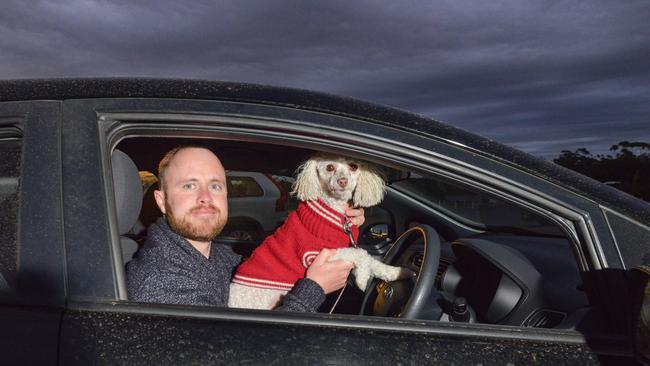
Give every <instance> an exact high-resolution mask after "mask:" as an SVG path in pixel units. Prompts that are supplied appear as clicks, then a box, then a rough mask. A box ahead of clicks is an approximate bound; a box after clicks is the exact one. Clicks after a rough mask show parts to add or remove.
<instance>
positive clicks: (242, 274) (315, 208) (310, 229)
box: [232, 200, 359, 291]
mask: <svg viewBox="0 0 650 366" xmlns="http://www.w3.org/2000/svg"><path fill="white" fill-rule="evenodd" d="M345 221H346V217H345V215H342V214H340V213H338V212H337V211H335V210H334V209H332V208H331V207H329V206H328V205H327V204H325V202H323V201H321V200H318V201H307V202H300V204H299V205H298V209H297V210H296V211H294V212H292V213H291V214H290V215H289V217H287V220H286V221H285V222H284V224H282V226H280V227H279V228H278V229H277V230H276V231H275V233H273V234H272V235H271V236H269V237H267V238H266V239H265V240H264V242H262V244H261V245H260V246H259V247H257V248H256V249H255V251H253V254H252V255H251V257H250V258H249V259H248V260H246V261H245V262H244V263H242V264H241V265H240V266H239V268H238V269H237V272H236V273H235V276H234V277H233V280H232V282H234V283H237V284H240V285H244V286H251V287H258V288H266V289H275V290H286V291H289V290H291V288H293V286H294V284H295V283H296V281H298V280H299V279H301V278H303V277H305V271H306V268H307V267H309V265H310V264H311V262H313V260H314V258H315V257H316V255H318V253H319V252H320V251H321V249H323V248H328V249H339V248H346V247H348V246H349V245H350V236H349V235H348V234H346V233H345V229H344V224H345ZM350 228H351V231H352V236H353V237H354V241H355V242H357V241H358V238H359V228H357V227H356V226H355V225H353V224H351V225H350Z"/></svg>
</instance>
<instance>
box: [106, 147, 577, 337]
mask: <svg viewBox="0 0 650 366" xmlns="http://www.w3.org/2000/svg"><path fill="white" fill-rule="evenodd" d="M197 143H198V144H200V145H202V146H205V147H207V148H209V149H211V150H212V151H213V152H214V153H215V154H216V155H217V156H218V157H219V158H220V160H221V161H222V162H223V164H224V166H225V168H226V170H228V171H229V170H232V171H248V172H259V173H262V174H265V175H268V176H274V177H293V176H294V174H295V172H296V169H297V168H298V167H299V166H300V164H301V162H303V161H304V160H305V159H306V158H308V157H309V156H311V155H312V154H314V153H316V152H318V151H319V150H315V149H309V148H305V147H297V146H291V145H279V144H271V143H260V142H248V141H229V140H222V139H200V140H199V139H189V138H171V137H147V136H139V137H127V138H124V139H122V140H121V141H120V142H119V143H118V144H117V145H116V146H115V149H114V150H113V153H112V160H113V179H114V182H115V196H116V206H117V211H118V221H119V222H120V228H119V230H120V234H121V235H122V236H121V238H122V255H123V257H124V261H125V262H127V261H128V260H129V259H130V258H131V257H132V256H133V254H134V253H135V251H136V250H137V248H138V246H141V245H142V244H143V242H144V240H145V239H146V226H148V225H149V224H150V223H152V222H153V221H154V220H156V219H157V217H159V216H160V212H159V211H158V208H157V207H156V206H155V203H154V202H153V197H152V191H153V190H154V189H155V188H156V183H155V181H156V177H155V174H156V172H157V164H158V162H159V160H160V159H161V158H162V156H163V155H164V153H165V152H166V151H168V150H170V149H171V148H173V147H176V146H179V145H188V144H192V145H196V144H197ZM329 152H336V151H329ZM364 157H365V156H364ZM371 163H373V164H375V165H376V166H377V167H378V169H379V170H381V171H382V173H383V174H384V176H385V178H386V196H385V198H384V200H383V201H382V202H381V203H380V204H378V205H376V206H374V207H370V208H366V209H365V223H364V225H362V227H361V228H360V235H359V243H358V244H359V246H360V247H361V248H363V249H365V250H367V251H368V252H369V253H370V254H371V255H373V256H375V257H376V258H380V259H382V260H383V261H384V262H385V263H388V264H391V265H397V266H402V267H406V268H408V269H411V270H412V271H414V272H415V273H417V277H416V278H409V279H403V280H398V281H394V282H391V283H386V282H383V281H379V280H373V282H372V283H371V285H370V286H368V289H367V290H366V291H365V292H364V291H361V290H359V289H358V288H357V287H356V286H354V285H353V283H354V282H353V281H349V284H348V285H347V286H346V289H345V291H344V292H343V295H342V296H341V298H340V300H339V301H336V298H337V296H338V293H334V294H332V295H330V296H329V297H328V300H327V301H326V303H325V304H323V306H322V307H321V309H320V310H319V311H321V312H325V313H326V312H330V311H332V312H333V313H338V314H358V315H366V316H384V317H402V318H405V319H423V320H439V321H456V322H473V323H486V324H501V325H512V326H524V327H539V328H557V329H575V328H576V327H577V326H578V325H579V324H580V322H581V321H583V318H584V314H585V312H586V309H588V308H589V301H588V299H587V296H586V294H585V293H584V291H583V290H582V287H581V283H582V280H581V274H580V271H579V268H578V266H577V262H576V257H575V254H574V250H573V246H574V245H575V244H576V243H574V242H573V241H572V239H571V236H570V235H568V234H567V233H566V232H565V229H563V227H562V226H561V225H559V224H558V222H557V221H555V220H554V219H553V217H548V216H546V215H544V214H542V213H541V212H540V210H535V209H534V208H531V207H526V206H524V205H521V204H520V203H517V202H515V201H514V200H508V199H507V196H506V195H497V194H495V193H494V192H492V191H487V190H484V189H482V188H481V187H480V185H472V184H468V183H467V181H463V180H460V179H455V178H454V176H453V175H451V174H450V175H443V174H433V173H431V172H425V171H420V170H418V169H413V168H411V167H409V166H403V165H397V164H395V163H392V162H387V161H382V160H379V159H378V158H377V159H374V160H372V161H371ZM131 164H134V167H132V166H131ZM136 176H137V177H136ZM122 180H123V181H124V182H125V181H130V182H131V183H119V182H122ZM133 182H135V183H133ZM129 185H130V187H131V188H124V187H125V186H129ZM118 186H120V187H122V188H120V187H118ZM290 186H291V185H290V180H283V181H281V182H280V183H279V184H278V187H280V189H281V190H283V192H282V193H283V194H284V195H285V197H292V196H291V194H290ZM129 190H130V191H136V192H132V193H126V192H125V191H129ZM290 199H292V200H295V198H290ZM128 202H131V203H128ZM132 202H136V203H135V204H134V203H132ZM289 207H294V208H295V204H294V205H289ZM269 210H273V208H272V207H271V208H269ZM289 211H291V210H290V209H289V210H287V212H289ZM127 212H135V215H134V214H132V213H131V214H128V213H127ZM270 214H273V212H269V215H270ZM129 215H131V216H132V217H130V216H129ZM122 221H124V222H125V224H124V225H122ZM232 231H233V228H230V230H229V232H232ZM217 240H218V241H219V242H220V243H222V244H223V245H228V246H230V247H231V248H232V249H233V250H234V251H235V252H237V253H239V254H242V255H243V256H244V257H247V256H249V255H250V253H251V252H252V251H253V250H254V248H255V247H256V246H257V245H259V244H260V243H261V242H262V240H263V238H257V237H253V236H248V237H235V236H228V235H222V236H221V237H219V238H218V239H217Z"/></svg>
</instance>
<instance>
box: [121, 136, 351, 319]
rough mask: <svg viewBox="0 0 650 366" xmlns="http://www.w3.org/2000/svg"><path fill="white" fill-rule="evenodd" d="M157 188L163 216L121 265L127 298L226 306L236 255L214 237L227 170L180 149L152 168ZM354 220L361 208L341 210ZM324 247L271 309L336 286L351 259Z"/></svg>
mask: <svg viewBox="0 0 650 366" xmlns="http://www.w3.org/2000/svg"><path fill="white" fill-rule="evenodd" d="M158 178H159V185H160V187H159V188H160V190H157V191H155V192H154V195H155V199H156V204H157V205H158V207H159V208H160V211H161V212H162V213H163V214H164V217H163V218H161V219H159V220H158V221H157V222H156V223H154V224H152V225H151V226H150V227H149V230H148V233H147V241H146V242H145V244H144V246H143V247H142V248H141V249H140V250H139V252H138V254H137V255H136V257H135V258H134V259H133V260H131V261H130V262H129V263H128V264H127V267H126V271H127V290H128V295H129V298H130V299H131V300H134V301H142V302H154V303H166V304H184V305H214V306H226V305H227V304H228V291H229V286H230V281H231V278H232V276H233V273H234V270H235V268H236V267H237V266H238V265H239V263H240V262H241V259H242V258H241V256H239V255H237V254H235V253H234V252H233V251H232V250H231V249H230V248H228V247H226V246H224V245H219V244H218V243H215V242H214V241H213V239H214V238H215V237H216V236H217V235H218V234H219V233H220V232H221V230H222V229H223V227H224V226H225V225H226V221H227V218H228V201H227V197H228V196H227V190H226V174H225V170H224V168H223V166H222V165H221V162H220V161H219V159H218V158H217V156H216V155H214V154H213V153H212V152H211V151H210V150H208V149H205V148H201V147H191V146H190V147H179V148H175V149H172V150H171V151H169V152H168V153H167V154H166V155H165V157H164V158H163V159H162V160H161V162H160V165H159V168H158ZM346 213H347V214H348V215H349V216H351V219H352V220H353V222H354V223H355V224H357V225H361V224H362V223H363V220H364V218H363V210H349V211H348V212H346ZM334 253H335V251H334V250H328V249H324V250H323V251H321V252H320V254H319V255H318V256H317V257H316V259H315V260H314V262H313V263H312V264H311V266H310V267H309V268H308V269H307V272H306V275H305V278H303V279H301V280H299V281H298V282H297V283H296V285H295V286H294V288H293V289H292V290H291V291H290V292H289V293H288V294H287V295H286V296H285V297H284V300H283V303H282V305H281V306H280V307H278V309H280V310H291V311H316V309H318V307H319V306H320V305H321V304H322V302H323V301H324V299H325V294H328V293H331V292H333V291H336V290H338V289H340V288H341V287H343V285H344V284H345V281H346V279H347V276H348V274H349V272H350V270H351V269H352V264H350V263H349V262H344V261H340V260H339V261H332V262H330V261H328V258H329V257H330V256H332V255H333V254H334Z"/></svg>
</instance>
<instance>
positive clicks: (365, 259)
mask: <svg viewBox="0 0 650 366" xmlns="http://www.w3.org/2000/svg"><path fill="white" fill-rule="evenodd" d="M337 259H342V260H344V261H348V262H351V263H352V264H354V269H353V273H354V276H355V277H356V284H357V286H359V288H360V289H361V290H364V291H365V289H366V287H367V286H368V282H370V279H371V278H372V277H378V278H381V279H382V280H384V281H389V282H390V281H395V280H398V279H402V278H408V277H412V276H413V272H412V271H410V270H408V269H406V268H401V267H395V266H389V265H387V264H384V263H382V262H381V261H379V260H377V259H375V258H373V257H372V256H371V255H370V254H368V252H366V251H365V250H363V249H360V248H343V249H339V250H337V251H336V254H334V255H333V256H332V257H331V258H330V260H337Z"/></svg>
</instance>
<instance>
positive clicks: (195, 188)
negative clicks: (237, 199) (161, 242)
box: [154, 148, 228, 242]
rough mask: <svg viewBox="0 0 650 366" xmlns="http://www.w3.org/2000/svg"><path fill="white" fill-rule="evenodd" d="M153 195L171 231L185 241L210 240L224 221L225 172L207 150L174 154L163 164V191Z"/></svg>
mask: <svg viewBox="0 0 650 366" xmlns="http://www.w3.org/2000/svg"><path fill="white" fill-rule="evenodd" d="M154 195H155V197H156V203H157V204H158V207H159V208H160V211H162V213H164V214H165V215H166V216H167V222H168V223H169V226H170V227H171V228H172V230H174V231H175V232H176V233H178V234H179V235H181V236H183V237H184V238H186V239H188V240H194V241H200V242H206V241H211V240H212V239H213V238H214V237H215V236H217V235H218V234H219V233H220V232H221V230H222V229H223V227H224V226H225V225H226V222H227V220H228V196H227V191H226V173H225V171H224V169H223V166H222V165H221V162H220V161H219V159H218V158H217V157H216V156H215V155H214V154H213V153H212V152H210V151H209V150H206V149H200V148H187V149H183V150H181V151H179V152H178V153H176V155H175V156H174V157H173V158H172V160H171V161H170V162H169V166H168V167H167V171H166V173H165V182H164V185H163V191H155V192H154Z"/></svg>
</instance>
